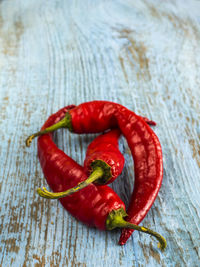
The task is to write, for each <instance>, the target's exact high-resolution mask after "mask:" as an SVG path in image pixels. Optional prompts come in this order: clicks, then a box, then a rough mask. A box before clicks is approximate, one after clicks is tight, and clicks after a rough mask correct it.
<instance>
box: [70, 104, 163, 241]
mask: <svg viewBox="0 0 200 267" xmlns="http://www.w3.org/2000/svg"><path fill="white" fill-rule="evenodd" d="M68 113H69V114H70V116H71V123H72V130H73V132H74V133H79V134H81V133H97V132H103V131H105V130H107V129H110V128H116V127H119V129H120V130H121V132H122V134H123V135H124V136H125V138H126V140H127V142H128V145H129V147H130V150H131V153H132V156H133V160H134V171H135V184H134V190H133V194H132V197H131V201H130V204H129V208H128V211H127V213H128V215H129V216H128V218H127V221H129V222H131V223H134V224H139V223H140V222H141V221H142V220H143V219H144V217H145V215H146V214H147V212H148V211H149V209H150V208H151V206H152V205H153V203H154V201H155V199H156V196H157V194H158V191H159V189H160V186H161V183H162V178H163V160H162V150H161V145H160V142H159V139H158V137H157V136H156V134H155V133H154V132H153V130H152V129H151V128H150V127H149V125H148V124H147V123H146V122H145V120H144V119H142V118H141V117H140V116H138V115H136V114H135V113H134V112H132V111H131V110H128V109H127V108H125V107H123V106H122V105H119V104H116V103H113V102H108V101H92V102H86V103H83V104H80V105H79V106H77V107H76V108H74V109H72V110H70V111H69V112H68ZM132 232H133V230H131V229H124V230H123V231H122V235H121V237H120V241H119V243H120V244H121V245H123V244H125V243H126V241H127V240H128V238H129V237H130V235H131V234H132Z"/></svg>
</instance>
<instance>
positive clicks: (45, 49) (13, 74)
mask: <svg viewBox="0 0 200 267" xmlns="http://www.w3.org/2000/svg"><path fill="white" fill-rule="evenodd" d="M93 99H105V100H106V99H107V100H111V101H115V102H119V103H122V104H123V105H125V106H127V107H128V108H130V109H132V110H134V111H136V112H137V113H139V114H142V115H145V116H148V117H150V118H153V119H154V120H155V121H156V122H157V124H158V125H157V127H156V128H155V131H156V133H157V135H158V136H159V138H160V141H161V144H162V148H163V156H164V181H163V185H162V188H161V190H160V193H159V196H158V198H157V200H156V201H155V204H154V205H153V207H152V209H151V210H150V212H149V214H148V215H147V216H146V218H145V220H144V221H143V225H145V226H147V227H150V228H152V229H155V230H156V231H158V232H160V233H162V234H163V235H164V236H165V237H166V238H167V241H168V248H167V250H166V252H165V253H161V252H160V251H159V250H158V249H157V248H156V241H155V240H153V239H151V238H150V237H148V236H146V235H144V234H139V233H137V232H135V233H134V235H133V237H132V239H130V240H129V241H128V243H127V244H126V245H125V246H123V247H120V246H118V245H117V242H118V239H119V235H120V231H114V232H109V233H107V232H106V233H105V232H100V231H98V230H95V229H89V228H87V227H86V226H85V225H83V224H81V223H80V222H78V221H76V220H75V219H74V218H72V217H71V216H70V215H69V214H68V213H67V212H65V211H64V210H63V208H62V206H61V205H60V204H59V202H58V201H48V200H46V199H41V198H39V197H38V195H37V193H36V188H37V187H39V186H42V185H46V183H45V180H44V179H43V174H42V171H41V168H40V165H39V161H38V159H37V156H36V155H37V149H36V142H33V144H32V146H31V148H30V149H27V148H26V147H25V145H24V139H25V137H26V136H27V135H29V134H30V133H32V132H34V131H36V130H37V129H39V127H40V126H41V125H42V123H43V122H44V120H45V119H46V118H47V117H48V116H49V115H50V114H51V113H52V112H55V111H56V110H58V109H59V108H60V107H63V106H64V105H67V104H71V103H74V104H78V103H81V102H83V101H89V100H93ZM199 101H200V2H199V1H193V0H187V1H169V0H168V1H147V0H146V1H139V0H137V1H128V0H127V1H122V0H121V1H86V0H85V1H81V0H80V1H56V0H51V1H39V0H32V1H31V0H26V1H22V0H21V1H20V0H18V1H17V0H12V1H11V0H10V1H9V0H7V1H6V0H4V1H0V112H1V113H0V115H1V116H0V123H1V126H0V127H1V128H0V129H1V131H0V140H1V143H0V149H1V150H0V162H1V169H0V190H1V194H0V200H1V206H0V212H1V221H0V264H1V266H3V267H4V266H17V267H18V266H87V267H89V266H98V267H101V266H104V267H108V266H126V267H129V266H199V265H200V197H199V192H200V168H199V167H200V145H199V143H200V127H199V121H200V104H199ZM92 138H93V136H90V137H89V136H74V135H70V134H69V133H68V132H67V131H64V130H62V131H59V132H58V133H57V134H56V139H57V142H58V145H59V147H60V148H63V149H64V150H65V151H66V152H67V153H68V154H69V155H70V156H71V157H73V158H74V159H75V160H77V161H78V162H79V163H81V164H82V163H83V160H84V155H85V151H86V147H87V145H88V143H89V142H90V141H91V140H92ZM121 149H122V151H123V152H124V153H125V157H126V166H125V169H124V171H123V174H122V175H121V177H120V178H119V179H118V180H117V181H116V182H115V183H114V184H113V185H112V186H113V188H114V189H115V190H116V191H117V192H118V193H119V194H120V196H121V197H122V199H123V200H125V202H126V203H128V199H129V197H130V194H131V190H132V187H133V181H134V176H133V170H132V166H133V163H132V160H131V157H130V151H129V149H128V148H127V145H126V143H125V141H124V140H121Z"/></svg>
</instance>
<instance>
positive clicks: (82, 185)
mask: <svg viewBox="0 0 200 267" xmlns="http://www.w3.org/2000/svg"><path fill="white" fill-rule="evenodd" d="M103 175H104V171H103V169H102V168H101V167H96V168H95V169H94V171H93V172H92V174H91V175H90V176H89V177H88V179H87V180H85V181H83V182H81V183H79V184H78V185H76V186H75V187H73V188H70V189H68V190H66V191H64V192H58V193H52V192H49V191H47V190H46V188H45V187H43V190H42V189H41V188H38V189H37V192H38V194H39V195H40V196H41V197H44V198H50V199H57V198H62V197H66V196H69V195H71V194H73V193H75V192H77V191H79V190H81V189H83V188H85V187H86V186H88V185H89V184H91V183H93V182H94V181H96V180H98V179H99V178H101V177H102V176H103Z"/></svg>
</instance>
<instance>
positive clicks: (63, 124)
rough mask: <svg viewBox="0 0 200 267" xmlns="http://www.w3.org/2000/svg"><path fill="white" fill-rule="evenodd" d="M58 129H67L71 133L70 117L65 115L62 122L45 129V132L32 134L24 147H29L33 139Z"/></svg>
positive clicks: (67, 114)
mask: <svg viewBox="0 0 200 267" xmlns="http://www.w3.org/2000/svg"><path fill="white" fill-rule="evenodd" d="M60 128H68V129H69V130H70V131H72V125H71V116H70V114H69V113H66V114H65V117H64V118H63V119H62V120H60V121H59V122H57V123H55V124H53V125H52V126H50V127H47V128H46V129H45V130H42V131H39V132H37V133H34V134H32V135H30V136H29V137H28V138H27V139H26V146H27V147H29V146H30V145H31V142H32V140H33V139H34V138H35V137H37V136H40V135H43V134H47V133H51V132H54V131H55V130H58V129H60Z"/></svg>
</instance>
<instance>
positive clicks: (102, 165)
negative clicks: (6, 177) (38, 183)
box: [38, 129, 124, 199]
mask: <svg viewBox="0 0 200 267" xmlns="http://www.w3.org/2000/svg"><path fill="white" fill-rule="evenodd" d="M120 135H121V132H120V130H118V129H114V130H111V131H109V132H107V133H105V134H101V135H100V136H98V137H96V138H95V139H94V140H93V141H92V143H91V144H90V145H89V146H88V148H87V152H86V158H85V161H84V172H85V173H86V174H87V175H88V176H89V177H88V178H87V179H86V180H84V181H83V182H81V183H79V184H78V185H76V186H75V187H73V188H70V189H68V190H67V191H64V192H59V193H51V192H49V191H47V190H46V189H45V190H43V191H42V190H40V189H39V190H38V193H39V194H40V195H41V196H42V197H48V198H49V197H51V198H52V199H53V198H54V199H56V198H61V197H64V196H69V195H71V194H73V193H75V192H77V191H79V190H81V189H83V188H85V187H86V186H88V185H89V184H90V183H92V182H94V183H95V184H97V185H105V184H109V183H112V182H113V181H114V180H115V179H116V178H117V177H118V176H119V175H120V174H121V172H122V170H123V167H124V156H123V155H122V153H121V152H120V150H119V145H118V139H119V137H120Z"/></svg>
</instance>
